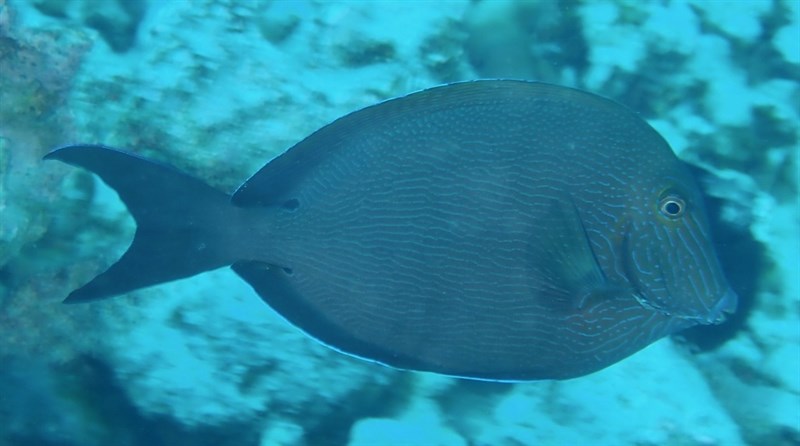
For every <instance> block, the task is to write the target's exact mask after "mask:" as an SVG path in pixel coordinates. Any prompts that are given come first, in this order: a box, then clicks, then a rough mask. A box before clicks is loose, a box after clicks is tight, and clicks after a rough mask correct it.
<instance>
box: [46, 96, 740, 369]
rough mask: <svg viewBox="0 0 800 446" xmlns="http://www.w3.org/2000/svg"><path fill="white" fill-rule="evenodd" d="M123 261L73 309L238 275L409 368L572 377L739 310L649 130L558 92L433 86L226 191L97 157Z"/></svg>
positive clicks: (619, 110) (360, 351) (93, 158)
mask: <svg viewBox="0 0 800 446" xmlns="http://www.w3.org/2000/svg"><path fill="white" fill-rule="evenodd" d="M47 158H52V159H60V160H62V161H65V162H68V163H71V164H75V165H78V166H82V167H85V168H88V169H90V170H91V171H93V172H95V173H97V174H98V175H100V176H101V177H102V178H103V179H104V180H105V181H106V182H107V183H109V184H110V185H111V186H112V187H114V188H115V189H116V190H117V191H118V192H119V193H120V196H121V198H122V199H123V201H124V202H125V203H126V205H127V206H128V208H129V210H130V211H131V213H132V215H133V216H134V218H135V219H136V221H137V234H136V237H135V239H134V242H133V243H132V246H131V248H130V249H129V250H128V252H127V253H126V254H125V255H124V256H123V257H122V259H120V261H119V262H117V263H116V264H114V265H112V267H111V268H109V270H108V271H106V272H105V273H103V274H101V275H99V276H98V277H97V278H95V279H94V280H93V281H92V282H90V283H89V284H87V285H85V286H84V287H81V288H79V289H78V290H76V291H74V292H73V293H72V294H71V295H70V296H69V297H68V298H67V301H68V302H80V301H87V300H95V299H100V298H104V297H109V296H112V295H116V294H121V293H124V292H127V291H130V290H134V289H138V288H142V287H145V286H149V285H154V284H157V283H162V282H165V281H169V280H174V279H177V278H180V277H187V276H190V275H193V274H197V273H199V272H202V271H206V270H210V269H214V268H218V267H223V266H226V265H231V266H232V268H233V270H234V271H236V273H238V274H239V275H240V276H241V277H242V278H243V279H244V280H246V281H247V282H248V283H250V285H252V287H253V288H254V290H255V291H256V292H257V293H258V294H259V295H260V296H261V297H262V299H263V300H264V301H265V302H266V303H268V304H269V305H270V306H271V307H272V308H274V309H275V310H276V311H277V312H278V313H280V314H281V315H282V316H284V317H285V318H286V319H287V320H288V321H289V322H291V323H292V324H294V325H295V326H297V327H299V328H300V329H302V330H303V331H305V332H306V333H308V334H309V335H311V336H312V337H314V338H316V339H318V340H319V341H321V342H323V343H325V344H326V345H329V346H331V347H333V348H335V349H337V350H340V351H343V352H345V353H348V354H351V355H354V356H358V357H361V358H365V359H368V360H372V361H376V362H379V363H383V364H386V365H390V366H393V367H397V368H402V369H413V370H425V371H431V372H437V373H442V374H447V375H454V376H460V377H466V378H475V379H488V380H511V381H518V380H535V379H565V378H572V377H576V376H581V375H584V374H587V373H591V372H593V371H596V370H599V369H602V368H604V367H606V366H608V365H610V364H613V363H615V362H617V361H619V360H621V359H623V358H625V357H627V356H629V355H631V354H633V353H634V352H636V351H638V350H640V349H642V348H644V347H645V346H647V345H648V344H650V343H652V342H653V341H655V340H657V339H659V338H661V337H663V336H665V335H667V334H670V333H673V332H675V331H677V330H680V329H683V328H686V327H689V326H692V325H695V324H708V323H718V322H720V321H721V320H722V319H723V318H724V313H728V312H732V311H733V310H734V309H735V306H736V296H735V294H734V293H733V292H732V291H731V290H730V288H729V286H728V284H727V282H726V280H725V278H724V276H723V274H722V272H721V269H720V266H719V263H718V261H717V258H716V254H715V253H714V250H713V247H712V244H711V239H710V235H709V230H708V223H707V221H706V217H705V215H704V210H703V204H702V198H701V195H700V192H699V189H698V187H697V185H696V184H695V182H694V180H693V179H692V177H691V176H690V174H689V173H688V172H687V170H686V169H685V167H684V166H683V165H682V164H681V163H680V162H679V160H678V159H677V158H676V157H675V155H674V154H673V152H672V151H671V149H670V148H669V146H668V145H667V143H666V142H665V141H664V140H663V138H661V137H660V136H659V135H658V133H657V132H655V131H654V130H653V129H652V128H651V127H650V126H649V125H648V124H647V123H646V122H645V121H643V120H642V119H641V118H639V117H638V116H636V115H635V114H634V113H632V112H631V111H629V110H628V109H626V108H624V107H622V106H621V105H619V104H616V103H614V102H612V101H610V100H607V99H603V98H601V97H599V96H596V95H593V94H590V93H586V92H582V91H579V90H575V89H570V88H565V87H559V86H554V85H550V84H543V83H535V82H523V81H510V80H486V81H472V82H464V83H457V84H450V85H446V86H441V87H436V88H432V89H429V90H424V91H421V92H417V93H414V94H411V95H408V96H404V97H401V98H397V99H392V100H389V101H386V102H382V103H380V104H377V105H374V106H371V107H367V108H364V109H362V110H359V111H357V112H354V113H351V114H349V115H346V116H344V117H342V118H340V119H338V120H336V121H334V122H333V123H331V124H329V125H327V126H325V127H323V128H322V129H320V130H318V131H317V132H315V133H313V134H312V135H310V136H309V137H307V138H306V139H304V140H303V141H301V142H300V143H298V144H297V145H295V146H294V147H292V148H291V149H289V150H288V151H286V152H285V153H283V154H282V155H280V156H278V157H277V158H275V159H273V160H272V161H270V162H269V163H267V164H266V165H265V166H264V167H263V168H262V169H261V170H259V171H258V172H257V173H256V174H255V175H253V177H251V178H250V179H248V180H247V181H246V182H245V183H244V184H242V186H240V188H239V189H238V190H237V191H236V192H235V193H234V194H233V195H232V196H228V195H226V194H224V193H222V192H219V191H216V190H214V189H213V188H211V187H209V186H207V185H205V184H204V183H203V182H202V181H200V180H197V179H194V178H191V177H189V176H187V175H185V174H183V173H181V172H178V171H176V170H174V169H172V168H171V167H168V166H163V165H160V164H156V163H153V162H151V161H148V160H145V159H142V158H139V157H136V156H134V155H130V154H127V153H125V152H121V151H117V150H115V149H110V148H107V147H104V146H96V145H77V146H68V147H64V148H61V149H57V150H55V151H53V152H51V153H50V154H49V155H48V156H47Z"/></svg>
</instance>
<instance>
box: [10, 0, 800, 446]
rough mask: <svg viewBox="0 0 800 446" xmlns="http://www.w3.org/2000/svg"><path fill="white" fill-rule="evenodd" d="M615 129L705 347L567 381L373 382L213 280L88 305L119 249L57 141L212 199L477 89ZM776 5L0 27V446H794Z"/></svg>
mask: <svg viewBox="0 0 800 446" xmlns="http://www.w3.org/2000/svg"><path fill="white" fill-rule="evenodd" d="M489 77H491V78H497V77H501V78H522V79H531V80H538V81H545V82H552V83H557V84H562V85H568V86H574V87H578V88H582V89H586V90H589V91H593V92H595V93H598V94H601V95H604V96H607V97H611V98H613V99H615V100H617V101H619V102H621V103H623V104H625V105H627V106H629V107H631V108H632V109H634V110H636V111H637V112H638V113H640V114H641V115H642V117H644V118H645V119H647V120H648V121H649V122H650V123H651V124H652V125H653V127H655V128H656V129H657V130H658V131H659V132H660V133H661V134H662V135H663V136H664V137H665V139H667V141H668V142H669V143H670V145H671V146H672V148H673V149H674V150H675V152H676V153H677V154H678V155H679V157H680V158H682V159H683V160H685V161H686V162H688V163H689V164H690V165H692V166H694V168H695V169H696V170H697V174H698V176H699V178H700V179H701V182H702V184H703V186H704V189H705V192H706V194H707V205H708V211H709V214H710V218H711V220H712V225H713V228H712V229H713V232H714V235H715V240H716V244H717V248H718V252H719V253H720V257H721V261H722V263H723V266H724V268H725V270H726V275H727V277H728V278H729V280H730V282H731V284H732V286H733V287H734V289H735V290H736V292H737V293H738V294H739V296H740V299H741V300H740V307H739V310H738V311H737V313H736V314H735V315H734V316H733V317H732V318H730V319H729V320H728V321H727V322H726V323H725V324H722V325H719V326H706V327H700V328H697V329H691V330H688V331H686V332H684V333H680V334H678V335H676V336H673V337H671V338H668V339H662V340H661V341H658V342H657V343H655V344H653V345H652V346H650V347H648V348H647V349H645V350H643V351H641V352H639V353H637V354H636V355H634V356H632V357H630V358H628V359H626V360H624V361H622V362H620V363H618V364H615V365H613V366H611V367H609V368H607V369H605V370H603V371H600V372H598V373H595V374H592V375H589V376H586V377H582V378H578V379H574V380H569V381H541V382H530V383H517V384H508V383H491V382H476V381H466V380H459V379H455V378H449V377H442V376H438V375H432V374H425V373H415V372H405V371H397V370H392V369H389V368H386V367H383V366H380V365H377V364H372V363H369V362H365V361H361V360H358V359H355V358H351V357H349V356H346V355H342V354H340V353H338V352H335V351H332V350H330V349H328V348H326V347H325V346H322V345H320V344H318V343H317V342H315V341H314V340H312V339H309V338H308V337H306V336H305V335H303V334H302V333H301V332H300V331H299V330H297V329H295V328H294V327H292V326H290V325H289V324H288V323H286V322H285V321H284V320H283V319H282V318H281V317H280V316H279V315H276V314H275V313H273V312H272V311H271V310H270V309H269V308H268V307H267V306H266V305H264V304H263V303H262V302H261V300H260V299H259V298H258V296H257V295H256V294H255V293H254V292H253V291H252V289H251V288H250V287H249V286H248V285H247V284H246V283H244V282H242V281H241V280H240V279H239V278H238V277H237V276H235V275H234V274H233V273H231V272H230V271H228V270H227V269H225V270H219V271H214V272H210V273H206V274H203V275H200V276H196V277H193V278H189V279H185V280H181V281H177V282H173V283H169V284H164V285H160V286H158V287H153V288H148V289H144V290H140V291H137V292H134V293H131V294H130V295H127V296H122V297H117V298H114V299H110V300H105V301H100V302H96V303H91V304H84V305H62V304H61V303H60V302H61V300H62V299H63V298H64V297H65V296H66V295H67V294H68V293H69V292H70V291H72V290H73V289H75V288H76V287H78V286H81V285H82V284H84V283H86V282H87V281H88V280H90V279H91V278H92V277H94V275H95V274H96V273H98V272H100V271H102V270H104V269H105V268H107V267H108V266H109V265H110V264H111V263H113V262H114V261H115V260H116V259H117V258H118V257H119V256H120V255H121V254H122V252H124V250H125V249H126V247H127V246H128V244H129V243H130V240H131V238H132V236H133V232H134V230H135V226H134V223H133V221H132V219H131V218H130V216H129V215H128V214H127V212H126V210H125V207H124V206H123V205H122V204H121V202H120V201H119V199H118V198H117V196H116V195H115V193H114V192H113V191H112V190H110V189H109V188H107V187H106V186H105V185H104V184H103V183H102V182H100V181H99V180H97V179H96V178H94V177H92V176H91V175H89V174H88V173H86V172H83V171H80V170H79V169H73V168H69V167H67V166H63V165H59V163H50V162H49V163H42V162H41V161H40V159H41V156H43V155H44V154H45V153H47V151H48V150H50V149H52V148H53V147H56V146H60V145H63V144H66V143H71V142H90V143H104V144H108V145H112V146H118V147H125V148H127V149H129V150H132V151H134V152H136V153H139V154H141V155H143V156H148V157H151V158H154V159H157V160H160V161H164V162H169V163H171V164H174V165H176V166H177V167H179V168H181V169H183V170H186V171H188V172H190V173H191V174H193V175H196V176H198V177H200V178H202V179H204V180H205V181H207V182H209V183H210V184H212V185H214V186H215V187H218V188H220V189H222V190H226V191H233V190H234V189H235V188H236V186H237V185H238V184H239V183H240V182H241V181H242V180H244V179H246V178H247V177H248V176H249V175H251V174H252V173H253V172H255V171H256V170H258V169H259V168H260V167H261V166H263V165H264V164H265V163H266V162H267V161H268V160H269V159H270V158H272V157H273V156H275V155H277V154H279V153H281V151H283V150H284V149H286V148H287V147H290V146H291V145H292V144H294V143H295V142H297V141H299V140H300V139H302V138H303V137H305V136H306V135H308V134H309V133H311V132H312V131H314V130H316V129H317V128H319V127H320V126H322V125H325V124H326V123H328V122H330V121H331V120H333V119H335V118H337V117H339V116H342V115H343V114H345V113H348V112H350V111H353V110H356V109H359V108H361V107H364V106H367V105H370V104H373V103H375V102H378V101H380V100H384V99H387V98H390V97H393V96H397V95H402V94H406V93H409V92H412V91H415V90H418V89H421V88H426V87H430V86H434V85H438V84H442V83H448V82H454V81H459V80H468V79H476V78H489ZM798 98H800V2H798V1H797V0H776V1H750V0H740V1H699V0H698V1H672V2H664V4H661V3H656V2H636V1H599V0H584V1H578V0H575V1H564V2H555V1H537V2H501V1H487V0H484V1H482V2H468V1H447V2H432V1H431V2H426V1H419V2H399V1H377V2H311V1H273V2H255V1H238V2H237V1H232V0H231V1H221V0H220V1H192V2H189V1H180V0H164V1H157V0H151V1H147V2H145V1H142V2H131V1H123V0H119V1H117V0H108V1H104V2H94V1H89V0H80V1H79V0H76V1H73V2H59V1H48V0H39V1H13V0H10V1H6V0H0V445H15V446H16V445H20V446H22V445H64V446H73V445H74V446H95V445H98V446H100V445H112V444H113V445H198V446H204V445H329V444H330V445H352V446H356V445H448V446H449V445H534V444H537V445H538V444H541V445H627V444H631V445H633V444H635V445H737V444H748V445H764V444H769V445H796V444H800V271H798V265H800V258H798V252H800V233H799V232H800V230H799V229H798V228H799V227H800V226H799V225H800V210H798V183H800V171H799V170H798V153H799V152H800V143H798V140H799V138H798V136H799V135H800V107H798V103H799V101H798Z"/></svg>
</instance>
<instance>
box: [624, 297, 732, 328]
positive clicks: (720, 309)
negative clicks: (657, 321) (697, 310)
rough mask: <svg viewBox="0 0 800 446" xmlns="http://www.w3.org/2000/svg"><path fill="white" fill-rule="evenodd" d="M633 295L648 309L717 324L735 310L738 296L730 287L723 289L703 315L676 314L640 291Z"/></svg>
mask: <svg viewBox="0 0 800 446" xmlns="http://www.w3.org/2000/svg"><path fill="white" fill-rule="evenodd" d="M634 297H635V298H636V300H637V301H638V302H639V305H641V306H643V307H644V308H647V309H648V310H652V311H656V312H659V313H661V314H664V315H666V316H671V317H676V318H678V319H683V320H687V321H692V322H695V323H699V324H703V325H719V324H721V323H723V322H725V320H726V319H727V318H728V316H729V315H731V314H733V313H735V312H736V308H737V307H738V304H739V296H738V295H737V294H736V293H735V292H734V291H733V290H732V289H730V288H728V290H726V291H725V294H723V295H722V297H720V298H719V300H717V302H716V303H715V304H714V306H713V307H711V308H710V309H709V310H708V312H707V313H706V314H705V315H689V314H676V313H675V312H673V311H670V310H668V309H667V308H664V307H661V306H659V305H656V304H654V303H653V302H651V301H649V300H648V299H647V298H646V297H644V296H643V295H642V294H640V293H636V294H635V295H634Z"/></svg>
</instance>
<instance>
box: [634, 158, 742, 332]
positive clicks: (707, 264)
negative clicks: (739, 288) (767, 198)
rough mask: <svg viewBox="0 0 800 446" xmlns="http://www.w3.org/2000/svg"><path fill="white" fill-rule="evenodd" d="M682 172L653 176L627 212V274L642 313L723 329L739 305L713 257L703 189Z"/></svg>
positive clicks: (717, 260)
mask: <svg viewBox="0 0 800 446" xmlns="http://www.w3.org/2000/svg"><path fill="white" fill-rule="evenodd" d="M678 172H679V174H678V175H675V173H674V171H673V172H670V175H652V176H650V177H649V179H648V184H647V185H646V187H644V188H643V189H642V192H643V193H642V194H641V195H640V196H639V197H637V199H636V201H637V203H636V205H635V206H631V207H630V208H629V210H630V211H629V213H628V217H629V219H628V222H627V223H628V229H627V230H626V231H625V235H624V239H623V243H622V246H621V249H622V252H621V253H620V254H621V255H620V257H621V259H622V263H623V265H622V267H623V271H624V272H625V275H626V277H627V279H628V281H629V282H630V284H631V285H632V286H633V289H634V296H635V298H636V299H637V301H638V302H639V303H640V304H641V305H642V306H643V307H645V308H647V309H650V310H653V311H657V312H660V313H662V314H665V315H668V316H671V317H676V318H680V319H684V320H686V321H687V322H689V323H691V324H719V323H721V322H723V321H724V320H725V318H726V314H730V313H733V312H734V311H735V310H736V307H737V300H738V299H737V296H736V294H735V293H734V292H733V291H732V290H731V288H730V286H729V284H728V282H727V280H726V278H725V275H724V274H723V272H722V267H721V265H720V262H719V259H718V257H717V254H716V252H715V249H714V245H713V242H712V238H711V234H710V230H709V223H708V218H707V216H706V213H705V207H704V204H703V198H702V195H701V193H700V190H699V187H698V186H697V185H696V184H695V182H694V178H691V176H690V174H689V173H688V172H685V171H682V170H679V171H678ZM631 209H632V210H631Z"/></svg>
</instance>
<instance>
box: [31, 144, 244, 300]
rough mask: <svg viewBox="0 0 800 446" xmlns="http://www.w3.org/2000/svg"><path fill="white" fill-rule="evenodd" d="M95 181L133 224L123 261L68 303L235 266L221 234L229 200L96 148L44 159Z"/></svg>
mask: <svg viewBox="0 0 800 446" xmlns="http://www.w3.org/2000/svg"><path fill="white" fill-rule="evenodd" d="M44 159H46V160H51V159H55V160H59V161H63V162H65V163H68V164H72V165H75V166H79V167H82V168H85V169H88V170H90V171H92V172H93V173H95V174H97V175H98V176H100V178H102V179H103V181H104V182H105V183H107V184H108V185H109V186H111V187H112V188H113V189H114V190H116V191H117V193H118V194H119V196H120V198H121V199H122V201H123V202H124V203H125V205H126V206H127V207H128V210H129V212H130V213H131V214H132V215H133V218H134V219H135V220H136V226H137V227H136V234H135V236H134V239H133V242H132V243H131V246H130V247H129V248H128V250H127V251H126V252H125V254H124V255H123V256H122V257H121V258H120V259H119V261H117V262H116V263H114V264H113V265H111V267H109V268H108V269H107V270H106V271H105V272H103V273H101V274H100V275H98V276H97V277H95V278H94V279H92V281H91V282H89V283H88V284H86V285H84V286H83V287H81V288H78V289H77V290H75V291H73V292H72V293H70V295H69V296H68V297H67V298H66V299H65V300H64V302H65V303H79V302H88V301H93V300H98V299H104V298H107V297H112V296H115V295H119V294H123V293H126V292H129V291H133V290H136V289H139V288H144V287H147V286H151V285H156V284H159V283H164V282H169V281H172V280H176V279H180V278H184V277H189V276H193V275H195V274H199V273H201V272H203V271H209V270H212V269H216V268H219V267H222V266H226V265H229V264H231V263H233V261H235V260H236V259H235V258H233V256H231V255H229V253H228V252H227V251H229V248H227V247H226V243H224V240H225V237H224V234H223V231H224V228H226V227H228V226H229V225H227V224H226V221H227V219H228V218H229V217H230V215H231V213H232V211H233V209H234V207H233V206H232V205H231V204H230V197H229V196H228V195H226V194H225V193H223V192H220V191H218V190H216V189H214V188H212V187H211V186H209V185H207V184H205V183H204V182H202V181H200V180H198V179H196V178H193V177H191V176H189V175H187V174H186V173H184V172H181V171H179V170H177V169H175V168H173V167H171V166H168V165H165V164H160V163H157V162H154V161H150V160H147V159H144V158H141V157H139V156H136V155H133V154H131V153H127V152H123V151H120V150H117V149H113V148H110V147H105V146H100V145H72V146H66V147H62V148H59V149H56V150H54V151H52V152H50V153H49V154H47V155H46V156H45V157H44Z"/></svg>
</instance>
